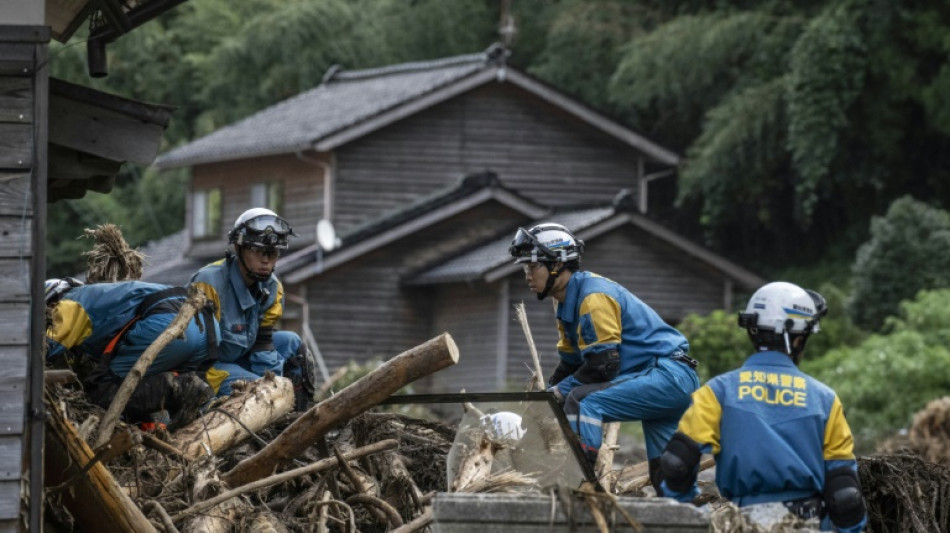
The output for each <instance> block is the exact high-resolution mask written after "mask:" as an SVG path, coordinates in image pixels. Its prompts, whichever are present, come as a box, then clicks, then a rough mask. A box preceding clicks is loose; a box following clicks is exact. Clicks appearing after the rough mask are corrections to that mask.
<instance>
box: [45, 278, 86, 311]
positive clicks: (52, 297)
mask: <svg viewBox="0 0 950 533" xmlns="http://www.w3.org/2000/svg"><path fill="white" fill-rule="evenodd" d="M81 285H83V282H81V281H79V280H78V279H76V278H70V277H65V278H62V279H60V278H51V279H48V280H46V282H45V283H44V284H43V288H44V290H45V292H46V305H52V304H55V303H56V302H58V301H59V300H60V299H62V297H63V296H65V295H66V293H67V292H69V291H70V290H72V289H73V288H74V287H79V286H81Z"/></svg>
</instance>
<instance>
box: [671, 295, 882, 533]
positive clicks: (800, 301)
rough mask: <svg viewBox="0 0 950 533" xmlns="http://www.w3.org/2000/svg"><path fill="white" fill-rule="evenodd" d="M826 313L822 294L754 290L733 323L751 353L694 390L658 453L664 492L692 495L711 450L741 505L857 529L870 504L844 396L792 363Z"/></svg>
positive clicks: (723, 481) (719, 475)
mask: <svg viewBox="0 0 950 533" xmlns="http://www.w3.org/2000/svg"><path fill="white" fill-rule="evenodd" d="M826 312H827V306H826V304H825V300H824V298H822V297H821V295H819V294H818V293H816V292H814V291H806V290H804V289H802V288H800V287H798V286H796V285H793V284H791V283H786V282H774V283H769V284H767V285H765V286H763V287H761V288H760V289H759V290H758V291H756V292H755V294H753V295H752V298H751V299H750V300H749V303H748V305H747V307H746V309H745V312H744V313H740V315H739V325H740V326H741V327H743V328H745V329H746V330H748V333H749V338H750V339H751V340H752V343H753V345H754V346H755V349H756V352H755V353H754V354H752V355H751V356H749V358H748V359H747V360H746V362H745V364H744V365H743V366H742V367H740V368H739V369H737V370H734V371H732V372H728V373H726V374H723V375H721V376H717V377H715V378H713V379H712V380H710V381H709V382H708V383H707V384H706V385H704V386H703V387H702V388H700V389H699V390H698V391H696V392H695V393H694V394H693V401H692V405H691V406H690V408H689V410H687V411H686V413H685V414H684V415H683V419H682V420H681V421H680V424H679V428H678V430H677V432H676V434H675V435H674V436H673V439H672V440H671V441H670V443H669V444H668V445H667V447H666V450H665V451H664V453H663V457H662V461H661V463H662V470H663V475H664V481H663V487H664V493H665V495H667V496H670V497H673V498H676V499H677V500H679V501H681V502H690V501H692V500H693V498H694V497H695V496H696V494H697V489H696V476H697V472H698V465H699V460H700V455H701V454H702V453H711V454H713V456H714V457H715V458H716V486H717V487H718V489H719V492H720V493H721V494H722V496H724V497H725V498H727V499H729V500H730V501H732V502H734V503H736V504H737V505H738V506H739V507H740V508H746V507H749V506H755V505H775V504H782V505H783V506H784V507H785V508H786V509H787V510H788V511H789V512H791V513H793V514H795V515H797V516H799V517H800V518H803V519H809V518H821V527H822V529H823V530H832V529H833V530H835V531H840V532H848V533H851V532H858V531H861V530H863V528H864V526H865V524H866V523H867V510H866V507H865V502H864V498H863V497H862V495H861V483H860V480H859V479H858V473H857V460H856V459H855V456H854V442H853V438H852V435H851V429H850V427H849V426H848V422H847V420H846V419H845V416H844V409H843V408H842V406H841V401H840V400H839V399H838V396H837V394H835V392H834V391H833V390H832V389H831V388H829V387H828V386H827V385H825V384H823V383H821V382H820V381H818V380H816V379H814V378H813V377H811V376H809V375H807V374H805V373H804V372H802V371H801V370H799V369H798V363H799V361H800V360H801V357H802V352H803V351H804V349H805V342H806V341H807V340H808V337H809V335H811V334H812V333H815V332H817V331H818V329H819V326H818V322H819V320H820V319H821V317H822V316H824V314H825V313H826ZM746 510H749V509H746Z"/></svg>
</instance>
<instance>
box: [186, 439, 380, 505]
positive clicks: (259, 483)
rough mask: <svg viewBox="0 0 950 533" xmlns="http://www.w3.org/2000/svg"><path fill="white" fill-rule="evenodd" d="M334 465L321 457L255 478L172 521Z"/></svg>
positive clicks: (373, 448) (374, 449) (369, 449)
mask: <svg viewBox="0 0 950 533" xmlns="http://www.w3.org/2000/svg"><path fill="white" fill-rule="evenodd" d="M398 445H399V442H397V441H396V440H393V439H387V440H384V441H380V442H376V443H373V444H370V445H368V446H363V447H362V448H357V449H356V450H354V451H353V453H349V454H346V455H345V456H344V457H345V458H346V459H347V460H353V459H358V458H360V457H363V456H366V455H372V454H374V453H379V452H381V451H385V450H390V449H392V448H395V447H396V446H398ZM334 466H337V458H336V457H331V458H329V459H321V460H319V461H317V462H315V463H312V464H309V465H306V466H301V467H299V468H295V469H293V470H288V471H286V472H281V473H280V474H276V475H273V476H270V477H268V478H265V479H259V480H255V481H253V482H250V483H248V484H246V485H243V486H240V487H238V488H236V489H233V490H229V491H227V492H225V493H222V494H218V495H217V496H214V497H212V498H208V499H206V500H204V501H201V502H199V503H197V504H195V505H192V506H191V507H189V508H187V509H185V510H184V511H182V512H180V513H178V514H177V515H176V516H174V517H173V518H172V521H173V522H179V521H181V520H183V519H184V518H185V517H187V516H189V515H193V514H196V513H200V512H202V511H204V510H206V509H211V508H212V507H215V506H216V505H218V504H220V503H223V502H226V501H228V500H230V499H232V498H236V497H237V496H240V495H242V494H245V493H247V492H251V491H255V490H258V489H262V488H264V487H269V486H270V485H274V484H277V483H281V482H283V481H288V480H291V479H294V478H297V477H300V476H303V475H306V474H312V473H314V472H319V471H321V470H326V469H328V468H331V467H334Z"/></svg>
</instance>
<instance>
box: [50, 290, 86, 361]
mask: <svg viewBox="0 0 950 533" xmlns="http://www.w3.org/2000/svg"><path fill="white" fill-rule="evenodd" d="M52 315H53V324H52V325H51V326H50V328H49V329H48V330H46V346H47V352H46V358H47V360H49V361H54V360H56V359H58V358H60V357H62V355H63V354H64V353H65V352H66V350H68V349H72V348H75V347H76V346H79V345H80V344H82V343H83V341H85V340H86V339H87V338H89V336H90V335H92V320H91V319H90V318H89V315H88V314H87V313H86V310H85V309H83V307H82V305H80V304H79V302H76V301H74V300H66V299H63V300H60V301H59V303H57V304H56V306H55V307H54V308H53V311H52Z"/></svg>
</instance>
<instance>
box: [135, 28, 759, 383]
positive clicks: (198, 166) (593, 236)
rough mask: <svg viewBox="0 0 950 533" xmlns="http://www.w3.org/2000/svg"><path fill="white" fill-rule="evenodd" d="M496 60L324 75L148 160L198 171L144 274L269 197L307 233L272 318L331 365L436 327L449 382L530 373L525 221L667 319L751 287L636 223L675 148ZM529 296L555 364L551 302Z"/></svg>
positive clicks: (171, 277) (402, 345) (718, 263)
mask: <svg viewBox="0 0 950 533" xmlns="http://www.w3.org/2000/svg"><path fill="white" fill-rule="evenodd" d="M505 58H506V50H505V49H503V48H501V47H497V46H494V47H491V48H489V49H488V50H487V51H486V52H485V53H480V54H472V55H466V56H460V57H451V58H445V59H440V60H434V61H426V62H418V63H408V64H402V65H393V66H388V67H383V68H376V69H369V70H358V71H346V70H339V69H331V71H330V72H328V73H327V75H326V76H325V78H324V81H323V83H322V84H321V85H319V86H318V87H316V88H314V89H312V90H310V91H307V92H304V93H302V94H299V95H297V96H295V97H292V98H290V99H288V100H285V101H283V102H280V103H278V104H276V105H274V106H271V107H269V108H266V109H264V110H262V111H260V112H258V113H256V114H254V115H252V116H249V117H247V118H245V119H243V120H241V121H239V122H236V123H234V124H231V125H229V126H227V127H224V128H222V129H220V130H219V131H216V132H214V133H212V134H210V135H208V136H206V137H203V138H201V139H198V140H195V141H194V142H191V143H189V144H186V145H184V146H181V147H179V148H177V149H175V150H172V151H170V152H168V153H166V154H163V155H161V156H159V158H158V159H157V161H156V163H157V164H158V165H159V166H160V167H164V168H168V167H180V166H188V167H191V169H192V180H191V191H190V199H189V203H188V208H187V213H188V214H187V224H186V230H185V232H184V233H183V234H182V235H179V236H177V237H175V239H177V242H179V243H180V246H181V247H183V248H185V252H184V254H182V255H181V257H180V258H178V259H173V260H165V261H164V262H161V261H162V259H161V258H160V259H159V261H160V262H161V263H160V264H155V265H154V266H153V267H152V268H151V269H150V270H148V271H147V272H146V279H150V280H154V281H161V282H166V283H185V282H187V281H188V279H189V277H190V275H191V274H192V273H193V272H194V271H195V270H197V268H199V267H200V266H201V265H202V264H204V263H205V262H207V261H208V260H210V259H213V258H216V257H220V256H221V255H222V252H223V248H224V243H225V242H226V237H225V235H226V232H227V230H228V229H229V228H230V226H231V224H232V221H233V220H235V219H236V218H237V216H238V215H239V214H240V213H241V212H243V211H244V210H245V209H247V208H249V207H252V206H266V207H270V208H272V209H274V210H275V211H277V212H278V213H280V214H282V215H283V216H285V217H286V218H287V219H288V220H289V221H290V222H291V223H292V224H294V225H295V228H296V230H297V232H298V233H300V234H301V238H299V239H296V240H295V241H296V242H295V243H292V248H291V251H290V253H289V254H288V255H287V256H285V257H284V258H282V260H281V263H280V265H279V267H278V274H279V275H280V276H281V278H282V280H283V281H284V284H285V289H286V292H287V294H288V305H287V308H288V313H287V318H288V320H286V321H285V322H286V323H285V327H290V328H296V327H298V326H300V324H298V323H295V321H299V320H300V319H301V318H303V317H307V324H306V325H307V326H309V328H311V329H312V331H313V333H314V337H315V338H316V340H317V343H318V345H319V351H320V353H321V354H322V357H323V359H324V361H325V363H326V366H327V367H329V368H330V370H332V369H333V368H334V367H336V366H338V365H342V364H345V363H346V362H348V361H350V360H357V361H369V360H373V359H377V358H378V359H385V358H388V357H390V356H392V355H395V354H398V353H400V352H402V351H403V350H405V349H407V348H410V347H412V346H415V345H417V344H419V343H421V342H424V341H425V340H427V339H429V338H431V337H432V336H434V335H437V334H438V333H441V332H442V331H448V332H449V333H451V334H452V335H453V337H454V338H455V339H456V342H457V343H458V344H459V348H460V351H461V355H462V358H461V363H460V364H459V365H458V366H457V367H456V368H454V369H452V370H450V371H446V372H442V373H440V375H438V376H435V377H433V378H431V379H429V380H427V381H426V382H425V383H420V384H419V387H420V388H422V389H425V390H428V391H448V392H457V391H458V389H459V388H461V387H465V388H466V389H467V390H468V391H470V392H472V391H491V390H499V389H503V388H506V387H508V386H510V384H511V383H517V382H518V381H519V380H523V379H524V378H525V377H526V376H527V375H528V371H527V368H526V366H525V364H524V363H525V362H527V359H526V358H525V357H526V354H527V353H528V352H527V349H526V344H525V339H524V335H523V333H522V332H521V329H520V326H518V324H517V322H514V315H513V314H512V310H511V307H512V304H513V303H514V302H518V301H521V300H526V299H529V298H531V299H533V296H532V295H531V294H530V293H529V292H528V291H527V288H526V287H525V286H524V281H523V276H522V275H521V274H520V269H519V268H516V267H515V266H513V265H511V261H510V259H509V258H508V257H507V250H506V249H507V244H508V242H509V241H510V239H511V237H512V235H513V234H514V232H515V230H516V229H517V228H518V227H519V226H530V225H532V224H534V223H537V222H538V221H541V220H553V221H559V222H561V223H564V224H565V225H567V226H568V227H571V228H572V229H574V230H576V231H578V232H579V235H580V237H581V238H584V239H587V240H588V250H589V257H586V258H585V263H584V264H585V265H588V266H590V268H591V269H592V270H595V271H597V269H600V270H601V272H600V273H602V274H604V275H607V276H610V277H613V278H615V279H617V280H618V281H622V282H624V283H625V284H626V285H627V286H628V287H630V288H631V289H633V290H634V292H636V293H637V294H639V295H641V297H642V298H643V299H644V300H645V301H646V302H647V303H649V304H651V305H653V306H654V307H655V308H657V309H658V310H659V311H660V312H661V314H662V315H663V316H664V318H665V319H667V320H668V321H670V322H672V323H675V322H678V321H679V320H681V319H682V318H683V317H684V316H685V315H686V314H687V313H689V312H700V313H704V312H709V311H712V310H714V309H719V308H723V307H730V306H731V303H732V300H733V298H734V294H735V293H736V292H737V291H750V290H752V289H754V288H756V286H757V285H758V284H760V283H761V281H762V280H761V279H759V278H758V277H756V276H755V275H754V274H751V273H749V272H747V271H745V270H743V269H742V268H740V267H738V266H736V265H733V264H732V263H730V262H729V261H728V260H726V259H724V258H721V257H718V256H716V255H715V254H713V253H711V252H709V251H708V250H705V249H703V248H702V247H700V246H697V245H695V244H693V243H690V242H688V241H687V240H686V239H684V238H682V237H680V236H678V235H676V234H675V233H673V232H671V231H669V230H668V229H665V228H664V227H663V226H661V225H660V224H658V223H656V222H655V221H653V220H651V219H650V218H649V216H648V212H649V209H650V206H651V200H650V196H649V194H650V192H651V189H650V188H651V187H657V186H661V187H667V188H669V187H670V186H671V184H674V181H673V176H674V175H675V170H676V167H677V165H678V164H679V163H680V158H679V156H677V155H676V154H674V153H672V152H671V151H669V150H667V149H665V148H663V147H661V146H658V145H657V144H655V143H653V142H651V141H650V140H648V139H646V138H644V137H643V136H641V135H639V134H637V133H636V132H634V131H632V130H630V129H628V128H626V127H624V126H622V125H620V124H618V123H617V122H615V121H613V120H611V119H609V118H608V117H605V116H603V115H601V114H599V113H597V112H595V111H594V110H592V109H590V108H588V107H586V106H585V105H583V104H582V103H580V102H578V101H576V100H574V99H572V98H570V97H569V96H567V95H565V94H562V93H561V92H559V91H557V90H556V89H555V88H553V87H550V86H548V85H546V84H544V83H542V82H540V81H539V80H536V79H534V78H532V77H531V76H529V75H527V74H525V73H523V72H520V71H519V70H517V69H515V68H513V67H511V66H509V65H507V64H506V62H505ZM663 177H666V178H668V179H664V180H658V178H663ZM665 197H667V198H668V197H669V195H668V194H667V195H666V196H665ZM321 219H327V220H330V221H331V222H332V223H333V225H334V226H335V227H336V228H337V230H338V233H339V236H340V246H339V247H338V248H336V249H333V250H324V249H322V248H321V247H320V246H319V245H318V244H317V243H316V242H315V241H316V238H315V231H314V229H313V228H315V226H316V224H317V223H318V221H320V220H321ZM294 302H304V303H305V305H306V311H305V312H300V311H299V310H297V308H296V306H295V305H294V304H293V303H294ZM527 305H528V309H529V311H530V322H531V325H532V326H533V327H534V330H535V331H536V332H537V336H536V340H537V341H538V345H539V349H540V350H541V351H542V353H544V354H545V357H547V358H550V357H552V354H553V337H552V335H553V331H554V326H553V312H552V311H551V306H550V303H549V302H543V303H538V302H534V301H531V302H527ZM545 365H546V366H549V367H550V366H553V363H552V362H551V360H550V359H546V361H545Z"/></svg>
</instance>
